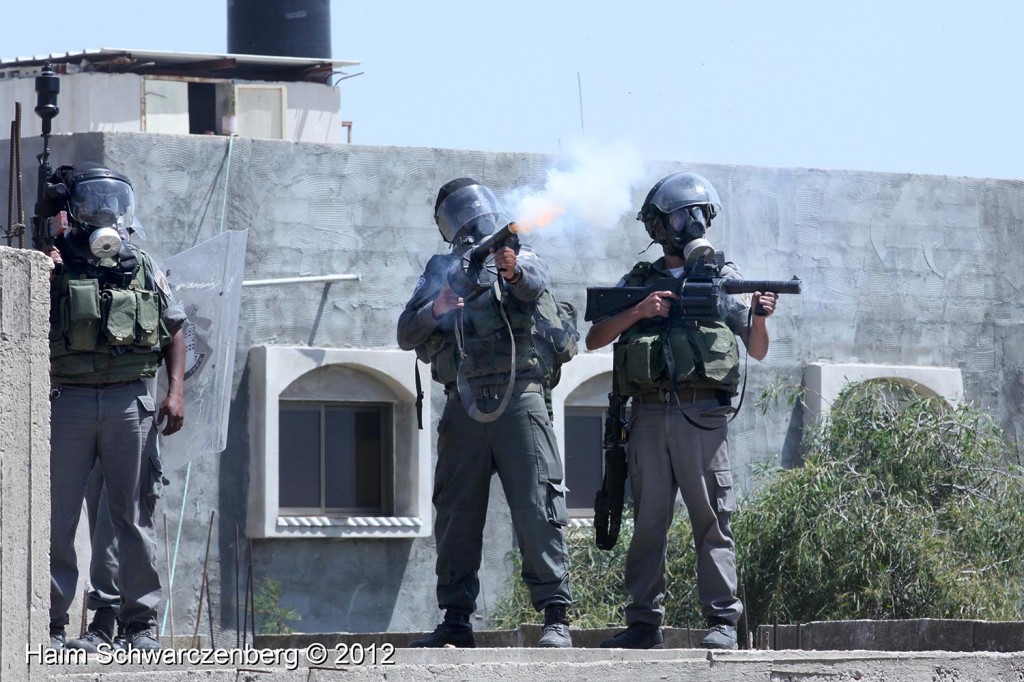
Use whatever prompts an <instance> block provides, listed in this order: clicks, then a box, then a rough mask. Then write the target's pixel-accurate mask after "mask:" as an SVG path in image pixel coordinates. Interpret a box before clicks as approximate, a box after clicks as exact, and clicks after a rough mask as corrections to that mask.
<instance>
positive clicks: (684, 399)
mask: <svg viewBox="0 0 1024 682" xmlns="http://www.w3.org/2000/svg"><path fill="white" fill-rule="evenodd" d="M721 393H722V391H719V390H718V389H716V388H680V389H678V390H677V391H676V394H677V395H678V396H679V402H681V403H696V402H699V401H701V400H718V396H719V395H720V394H721ZM633 400H635V401H636V402H638V403H658V404H663V403H674V402H675V398H674V397H673V395H672V391H670V390H668V389H665V390H660V391H650V392H648V393H640V394H638V395H635V396H633Z"/></svg>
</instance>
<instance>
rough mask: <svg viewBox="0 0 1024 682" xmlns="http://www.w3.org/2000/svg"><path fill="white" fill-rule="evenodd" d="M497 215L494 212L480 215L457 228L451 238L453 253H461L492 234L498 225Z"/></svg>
mask: <svg viewBox="0 0 1024 682" xmlns="http://www.w3.org/2000/svg"><path fill="white" fill-rule="evenodd" d="M498 221H499V217H498V216H497V215H495V214H494V213H488V214H486V215H482V216H480V217H479V218H476V219H474V220H473V221H472V222H471V223H469V224H468V225H466V226H465V227H463V228H462V229H461V230H459V232H458V234H456V235H455V238H454V239H453V240H452V250H453V251H454V252H455V253H462V252H463V251H465V250H466V249H468V248H470V247H473V246H476V245H477V244H479V243H480V242H481V241H482V240H483V239H484V238H485V237H487V236H488V235H492V234H494V233H495V232H496V231H497V230H498V229H499V228H500V227H504V225H498Z"/></svg>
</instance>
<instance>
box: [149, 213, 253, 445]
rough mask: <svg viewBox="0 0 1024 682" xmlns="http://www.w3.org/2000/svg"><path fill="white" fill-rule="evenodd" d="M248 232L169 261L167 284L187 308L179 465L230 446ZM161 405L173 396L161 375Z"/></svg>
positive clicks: (175, 440)
mask: <svg viewBox="0 0 1024 682" xmlns="http://www.w3.org/2000/svg"><path fill="white" fill-rule="evenodd" d="M248 237H249V232H248V230H231V231H228V232H225V233H223V234H220V235H218V236H216V237H214V238H213V239H210V240H208V241H205V242H203V243H202V244H199V245H198V246H194V247H192V248H191V249H188V250H186V251H182V252H181V253H179V254H176V255H174V256H172V257H170V258H167V259H165V260H164V263H163V265H164V270H165V271H166V273H167V281H168V282H169V283H170V285H171V290H172V291H173V292H174V297H175V298H176V299H177V300H178V303H180V304H181V305H182V307H184V309H185V314H186V315H187V316H188V322H187V323H186V325H185V329H184V332H185V425H184V426H183V427H182V429H181V431H179V432H178V433H176V434H174V435H172V436H168V440H167V441H166V442H165V443H164V446H163V447H165V448H168V449H169V450H173V453H174V455H173V460H174V461H175V462H180V461H185V460H191V459H192V458H194V457H196V456H198V455H202V454H205V453H217V452H220V451H222V450H223V449H224V448H225V447H226V446H227V438H228V412H229V409H230V406H231V383H232V377H233V374H234V368H235V339H236V337H237V333H238V314H239V305H240V302H241V298H242V279H243V275H244V273H245V248H246V244H247V242H248ZM158 376H159V379H158V385H157V392H156V394H155V397H156V400H157V404H158V405H159V402H160V401H161V400H162V399H163V396H164V395H166V394H167V378H166V375H165V374H164V372H163V371H161V372H160V373H159V374H158Z"/></svg>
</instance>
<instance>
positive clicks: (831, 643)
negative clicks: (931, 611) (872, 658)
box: [756, 618, 1024, 652]
mask: <svg viewBox="0 0 1024 682" xmlns="http://www.w3.org/2000/svg"><path fill="white" fill-rule="evenodd" d="M756 642H757V646H758V648H760V649H803V650H817V651H824V650H829V651H851V650H860V649H867V650H872V651H990V652H1011V651H1024V623H1021V622H1002V623H992V622H988V621H978V620H947V619H938V618H921V619H916V620H853V621H830V622H815V623H804V624H801V625H779V626H778V627H775V626H771V625H762V626H760V627H759V628H758V629H757V636H756Z"/></svg>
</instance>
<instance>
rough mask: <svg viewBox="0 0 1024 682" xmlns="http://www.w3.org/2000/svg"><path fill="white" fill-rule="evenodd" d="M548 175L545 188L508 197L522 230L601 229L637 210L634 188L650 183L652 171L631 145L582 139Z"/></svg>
mask: <svg viewBox="0 0 1024 682" xmlns="http://www.w3.org/2000/svg"><path fill="white" fill-rule="evenodd" d="M559 166H560V167H558V168H552V169H551V170H549V171H548V173H547V178H546V180H545V182H544V187H543V188H542V189H539V190H538V189H520V190H516V191H514V192H513V193H512V194H511V195H510V196H509V197H507V198H506V200H505V204H506V206H507V207H508V208H511V209H512V213H511V214H512V217H513V218H512V219H513V220H516V221H517V222H518V223H519V225H520V226H521V227H522V228H524V231H533V230H536V229H541V228H543V229H544V230H545V231H547V230H548V229H562V230H572V229H581V228H586V229H603V230H608V229H611V228H613V227H615V226H616V225H618V223H619V221H620V219H621V218H622V216H623V215H624V214H627V213H635V212H636V211H637V207H636V206H634V205H633V204H634V202H633V192H634V190H635V189H636V188H638V187H642V186H645V185H647V184H649V183H650V177H651V176H650V170H649V169H648V168H647V167H646V164H645V163H644V161H643V159H642V157H641V155H640V152H639V151H638V150H637V149H636V148H634V147H633V146H632V145H631V144H629V143H626V142H618V143H614V144H608V145H597V144H593V143H587V142H586V141H580V142H577V143H575V144H574V146H573V148H572V149H571V151H570V153H569V154H568V155H567V156H566V157H565V159H564V160H563V161H562V162H561V163H560V164H559Z"/></svg>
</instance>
